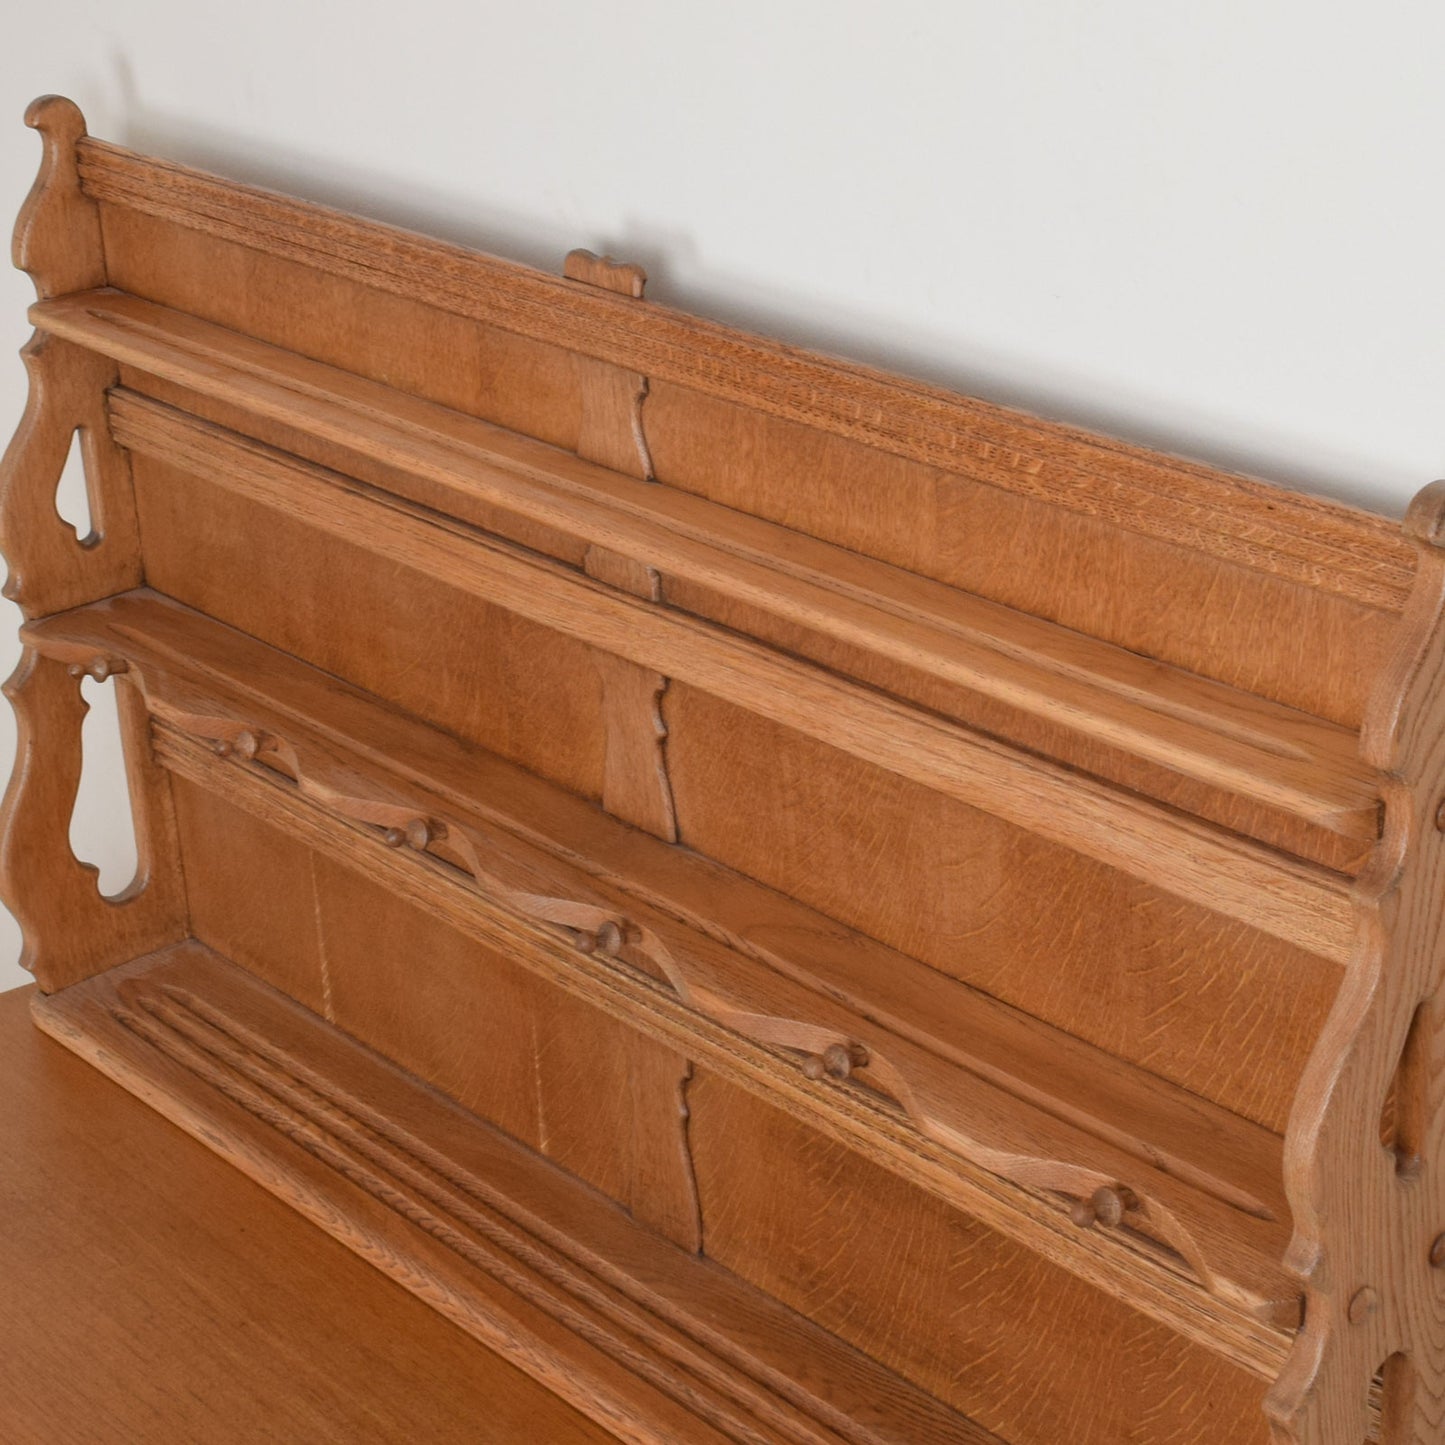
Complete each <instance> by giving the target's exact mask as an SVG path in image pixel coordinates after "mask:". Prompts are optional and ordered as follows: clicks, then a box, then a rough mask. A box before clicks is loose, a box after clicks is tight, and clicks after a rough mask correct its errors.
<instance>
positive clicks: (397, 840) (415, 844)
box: [381, 818, 447, 853]
mask: <svg viewBox="0 0 1445 1445" xmlns="http://www.w3.org/2000/svg"><path fill="white" fill-rule="evenodd" d="M446 834H447V829H446V824H445V823H443V822H441V821H439V820H438V819H436V818H413V819H412V820H411V822H409V823H408V824H406V826H405V827H391V828H384V829H383V830H382V834H381V841H382V842H383V843H385V844H386V846H387V847H388V848H400V847H401V846H402V844H406V846H407V847H408V848H412V849H415V851H416V852H418V853H424V852H425V851H426V850H427V848H428V847H429V846H430V845H431V844H432V843H434V842H436V840H437V839H438V838H445V837H446Z"/></svg>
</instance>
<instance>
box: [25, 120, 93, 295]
mask: <svg viewBox="0 0 1445 1445" xmlns="http://www.w3.org/2000/svg"><path fill="white" fill-rule="evenodd" d="M25 124H26V125H28V126H29V127H30V128H31V129H32V130H37V131H39V132H40V137H41V140H42V142H43V143H44V151H43V154H42V156H41V160H40V171H39V174H38V175H37V176H36V178H35V184H34V185H33V186H32V187H31V188H30V194H29V195H28V196H27V197H26V198H25V204H24V205H23V206H22V207H21V208H20V219H19V220H18V221H17V222H16V223H15V238H14V244H13V247H12V255H13V257H14V261H15V265H16V266H17V267H18V268H19V269H20V270H21V271H24V272H26V274H27V275H29V277H30V279H31V280H32V281H33V282H34V283H35V294H36V295H37V296H38V297H39V298H40V299H41V300H42V301H45V300H48V299H49V298H50V297H52V296H64V295H66V294H67V293H69V292H71V291H88V290H90V289H91V288H92V287H95V286H104V285H105V279H106V278H105V250H104V247H103V245H102V243H101V236H100V211H99V209H98V208H97V206H96V204H95V202H94V201H92V200H91V199H90V197H89V196H87V195H86V194H85V193H84V192H83V191H82V190H81V185H80V170H79V167H78V164H77V161H76V146H77V145H78V144H79V143H80V142H81V141H82V140H84V139H85V134H86V131H85V117H84V116H83V115H82V114H81V113H80V107H79V106H77V105H76V104H75V102H74V101H71V100H66V99H65V97H64V96H60V95H42V96H41V97H40V98H39V99H38V100H34V101H31V103H30V106H29V109H27V110H26V112H25Z"/></svg>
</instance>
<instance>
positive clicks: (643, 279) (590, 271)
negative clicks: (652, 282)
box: [562, 250, 647, 301]
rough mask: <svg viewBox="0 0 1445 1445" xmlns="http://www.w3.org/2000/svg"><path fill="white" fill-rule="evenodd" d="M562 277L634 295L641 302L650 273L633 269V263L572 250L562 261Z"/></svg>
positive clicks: (606, 289) (618, 292) (617, 292)
mask: <svg viewBox="0 0 1445 1445" xmlns="http://www.w3.org/2000/svg"><path fill="white" fill-rule="evenodd" d="M562 274H563V275H564V276H565V277H566V278H567V279H568V280H569V281H582V282H584V283H585V284H587V285H588V286H600V287H601V288H602V289H603V290H604V291H613V292H616V294H617V295H619V296H631V297H632V298H633V300H635V301H640V300H641V299H642V291H643V288H644V287H645V286H646V285H647V272H646V271H644V270H643V269H642V267H641V266H634V265H633V264H632V263H631V262H630V261H614V260H613V259H612V257H611V256H598V255H596V254H595V253H594V252H592V251H583V250H577V251H569V252H568V253H567V258H566V260H564V261H563V262H562Z"/></svg>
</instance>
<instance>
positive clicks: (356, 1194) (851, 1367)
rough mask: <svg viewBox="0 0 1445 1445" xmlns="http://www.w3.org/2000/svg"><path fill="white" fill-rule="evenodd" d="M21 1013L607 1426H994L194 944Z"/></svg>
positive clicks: (816, 1440)
mask: <svg viewBox="0 0 1445 1445" xmlns="http://www.w3.org/2000/svg"><path fill="white" fill-rule="evenodd" d="M37 1017H38V1021H39V1022H40V1024H41V1025H42V1027H44V1028H46V1029H47V1030H48V1031H49V1032H51V1033H53V1034H54V1035H55V1036H56V1037H58V1038H60V1039H61V1040H62V1042H65V1043H66V1044H68V1045H69V1046H70V1047H72V1048H74V1049H76V1050H77V1051H78V1052H80V1053H82V1054H84V1055H86V1056H87V1057H91V1058H93V1059H94V1060H95V1062H96V1063H97V1064H99V1066H100V1067H101V1068H103V1069H104V1070H105V1071H106V1072H108V1073H110V1074H111V1075H112V1077H115V1078H116V1079H117V1080H118V1081H119V1082H121V1083H122V1084H124V1085H125V1086H126V1087H128V1088H131V1089H132V1090H133V1091H135V1092H138V1093H140V1094H141V1095H142V1097H144V1098H147V1099H148V1100H149V1101H150V1102H151V1103H153V1104H154V1105H155V1106H156V1107H157V1108H158V1109H160V1111H161V1112H162V1113H164V1114H166V1115H168V1116H169V1117H171V1118H172V1119H174V1120H175V1121H176V1122H177V1123H179V1124H180V1125H181V1126H182V1127H184V1128H186V1129H188V1130H189V1131H190V1132H192V1133H194V1134H198V1135H199V1136H201V1137H203V1138H205V1139H206V1140H207V1142H208V1143H209V1144H210V1145H211V1147H213V1148H215V1149H217V1150H218V1151H219V1152H221V1153H222V1154H223V1155H225V1156H226V1157H228V1158H230V1159H231V1160H232V1162H234V1163H236V1164H238V1165H239V1166H240V1167H241V1168H242V1169H244V1170H245V1171H246V1172H247V1173H248V1174H250V1175H251V1176H252V1177H253V1178H256V1179H257V1180H258V1181H259V1182H260V1183H262V1184H263V1185H264V1186H265V1187H267V1188H269V1189H271V1190H272V1191H273V1192H275V1193H278V1194H280V1195H281V1196H282V1197H283V1198H286V1199H287V1200H288V1202H290V1203H291V1204H292V1205H293V1206H294V1207H296V1208H298V1209H300V1210H301V1212H303V1213H304V1214H306V1215H308V1216H309V1217H310V1218H312V1219H313V1220H315V1222H317V1223H318V1224H319V1225H320V1226H321V1227H322V1228H324V1229H326V1230H327V1231H328V1232H329V1233H331V1234H333V1235H335V1236H336V1237H338V1238H340V1239H341V1240H342V1241H343V1242H344V1243H346V1244H347V1245H348V1247H350V1248H352V1249H353V1250H356V1251H357V1252H358V1253H361V1254H363V1255H364V1256H366V1257H367V1258H369V1259H370V1260H371V1261H372V1262H373V1263H374V1264H376V1265H377V1266H378V1267H380V1268H381V1269H383V1270H384V1271H385V1272H387V1273H388V1274H390V1275H392V1276H393V1277H394V1278H396V1279H397V1280H398V1281H399V1282H400V1283H401V1284H402V1285H403V1286H404V1287H406V1288H408V1289H410V1290H412V1291H413V1292H415V1293H418V1294H420V1295H422V1296H423V1297H424V1298H426V1299H427V1300H428V1302H429V1303H431V1304H432V1305H433V1307H434V1308H437V1309H439V1310H441V1312H442V1313H444V1314H446V1315H447V1316H448V1317H449V1318H451V1319H452V1320H453V1321H454V1322H455V1323H456V1324H458V1325H459V1326H460V1327H461V1328H462V1329H464V1330H466V1331H467V1332H468V1333H470V1334H472V1335H473V1336H475V1337H476V1338H478V1339H480V1340H482V1341H483V1342H484V1343H486V1344H488V1345H490V1346H491V1347H492V1348H495V1349H497V1350H499V1351H500V1352H501V1353H503V1354H504V1355H506V1356H507V1357H508V1358H510V1359H512V1360H513V1362H514V1363H516V1364H518V1365H519V1366H520V1367H521V1368H523V1369H524V1370H527V1371H528V1372H529V1373H532V1374H534V1375H536V1376H537V1377H538V1378H540V1379H542V1380H543V1381H544V1383H546V1384H548V1386H549V1387H550V1388H552V1389H554V1390H556V1391H557V1392H558V1393H560V1394H561V1395H563V1397H564V1398H568V1399H570V1400H571V1401H572V1402H573V1403H574V1404H575V1405H577V1406H578V1408H580V1409H581V1410H583V1412H584V1413H586V1414H588V1415H590V1416H591V1417H592V1418H594V1419H600V1420H601V1421H602V1422H603V1423H604V1424H605V1425H607V1426H608V1427H609V1428H610V1429H612V1430H614V1431H615V1432H616V1433H617V1434H618V1435H619V1437H620V1438H622V1439H626V1440H629V1441H634V1442H639V1445H673V1442H675V1441H680V1440H688V1441H693V1440H697V1441H699V1442H714V1445H715V1442H723V1441H729V1442H735V1445H772V1442H777V1445H784V1442H786V1445H844V1442H851V1445H993V1437H992V1436H990V1435H988V1433H987V1432H985V1431H983V1430H981V1429H979V1428H977V1427H976V1426H973V1425H971V1424H970V1422H968V1421H966V1420H964V1419H963V1418H962V1417H960V1416H958V1415H957V1414H955V1413H954V1412H953V1411H951V1410H949V1409H948V1408H947V1407H945V1406H943V1405H941V1404H939V1403H937V1402H936V1401H933V1400H931V1399H930V1398H928V1397H927V1396H925V1395H924V1394H923V1393H922V1392H921V1391H919V1390H917V1389H916V1388H915V1387H913V1386H910V1385H908V1384H906V1383H905V1382H904V1381H902V1380H901V1379H899V1378H898V1377H896V1376H892V1375H891V1374H889V1372H888V1371H886V1370H885V1369H883V1368H882V1367H881V1366H879V1365H877V1364H876V1363H874V1362H873V1361H871V1360H867V1359H865V1358H863V1357H861V1356H857V1355H856V1354H855V1352H853V1351H852V1350H851V1349H850V1348H849V1347H847V1346H846V1345H843V1344H841V1343H840V1342H838V1341H836V1340H834V1339H833V1338H832V1337H831V1336H828V1335H825V1334H824V1333H823V1332H822V1331H821V1330H818V1329H817V1328H816V1327H815V1326H812V1325H809V1324H808V1323H806V1322H805V1321H802V1320H801V1319H799V1318H798V1317H796V1316H793V1315H791V1313H790V1312H789V1311H787V1310H786V1309H785V1308H784V1307H783V1306H781V1305H779V1304H777V1303H775V1302H773V1301H771V1300H767V1299H766V1298H765V1297H763V1296H759V1295H756V1294H754V1293H753V1292H752V1291H751V1290H749V1289H748V1287H747V1286H745V1285H742V1284H741V1283H740V1282H736V1281H734V1280H733V1279H732V1277H731V1276H728V1275H726V1274H725V1273H724V1272H723V1271H721V1270H717V1269H716V1268H715V1267H714V1266H711V1265H706V1264H703V1263H701V1262H697V1261H692V1260H688V1259H687V1258H686V1257H685V1256H682V1255H678V1254H677V1253H676V1252H675V1251H672V1250H670V1249H669V1247H668V1246H666V1245H665V1244H663V1243H661V1242H660V1241H658V1240H656V1239H654V1238H653V1237H651V1236H650V1235H647V1234H646V1233H645V1232H639V1231H638V1230H637V1228H636V1226H633V1225H631V1224H630V1223H629V1222H628V1221H627V1220H626V1218H625V1216H624V1215H622V1213H621V1212H620V1211H618V1210H616V1209H615V1208H614V1207H613V1206H612V1205H610V1204H607V1203H605V1202H603V1201H602V1200H601V1199H600V1198H599V1197H598V1196H596V1195H595V1194H593V1193H592V1191H590V1190H589V1189H587V1188H586V1187H585V1186H583V1185H581V1184H579V1183H577V1182H575V1181H573V1180H571V1178H570V1177H569V1176H566V1175H564V1174H563V1173H562V1172H561V1171H559V1170H556V1169H555V1167H554V1166H551V1165H549V1164H547V1163H545V1162H544V1161H542V1160H540V1159H538V1158H537V1157H536V1156H534V1155H532V1154H531V1153H530V1152H529V1151H527V1150H525V1149H524V1148H523V1147H522V1146H520V1145H518V1144H515V1143H514V1142H512V1141H509V1140H506V1139H505V1138H504V1137H503V1136H501V1135H500V1134H499V1133H498V1132H497V1131H495V1130H493V1129H491V1128H490V1127H489V1126H486V1125H482V1124H480V1123H478V1121H476V1120H475V1119H473V1118H472V1117H471V1116H470V1115H467V1114H466V1113H465V1111H463V1110H461V1109H460V1108H459V1107H457V1106H455V1105H452V1104H449V1103H446V1102H445V1101H443V1100H441V1099H439V1098H437V1096H435V1095H434V1094H432V1093H431V1092H430V1090H428V1089H427V1088H426V1087H425V1086H423V1085H421V1084H419V1083H417V1082H416V1081H415V1080H412V1079H410V1078H408V1077H407V1076H405V1075H404V1074H402V1072H401V1071H400V1070H397V1069H395V1068H394V1067H393V1066H391V1065H388V1064H386V1063H384V1062H382V1061H380V1060H378V1059H377V1058H376V1056H374V1055H372V1054H371V1053H370V1051H368V1050H365V1049H363V1048H361V1047H360V1046H359V1045H356V1044H355V1043H353V1042H352V1041H351V1040H349V1039H347V1038H346V1037H345V1036H344V1035H341V1034H340V1033H338V1032H337V1031H335V1030H333V1029H330V1028H328V1027H327V1026H326V1025H325V1024H324V1023H322V1022H321V1021H319V1020H317V1019H315V1018H314V1016H311V1015H307V1014H306V1013H305V1012H304V1011H303V1010H301V1009H300V1008H299V1006H297V1005H295V1004H294V1003H292V1002H291V1001H290V1000H288V999H285V998H284V997H283V996H281V995H279V994H277V993H275V992H274V990H271V989H269V988H268V987H267V986H266V985H264V984H261V983H259V982H258V981H256V980H254V979H252V978H250V977H249V976H247V975H245V974H244V973H242V972H241V971H240V970H238V969H235V968H234V967H232V966H230V965H228V964H226V963H225V962H224V961H222V960H220V959H219V958H217V957H216V956H215V955H213V954H211V953H210V952H209V951H208V950H206V949H204V948H202V947H200V946H199V945H196V944H186V945H182V946H181V947H180V948H177V949H173V950H170V951H168V952H167V953H165V954H161V955H157V956H156V957H154V958H151V959H146V960H142V961H140V962H138V963H137V964H135V965H133V966H130V967H127V968H123V969H120V970H117V971H116V972H114V973H112V974H109V975H107V976H106V977H104V978H101V979H96V980H94V981H93V982H92V983H91V984H89V985H87V986H85V987H84V988H81V989H77V990H74V991H72V992H71V993H69V994H67V995H65V996H63V997H62V998H59V999H54V1000H47V1001H45V1002H44V1003H43V1004H42V1005H41V1007H40V1008H39V1009H38V1010H37ZM282 1141H286V1142H282ZM291 1146H295V1148H294V1149H293V1148H292V1147H291ZM298 1151H299V1152H298ZM639 1264H640V1265H641V1267H640V1268H639ZM694 1272H701V1273H694ZM758 1311H761V1312H762V1313H763V1314H764V1316H765V1317H766V1323H767V1325H768V1327H769V1328H768V1329H767V1330H763V1331H761V1332H759V1333H755V1332H754V1330H753V1328H752V1327H753V1326H754V1325H755V1324H757V1323H758V1321H757V1319H756V1312H758ZM579 1342H580V1343H579ZM800 1355H801V1357H803V1358H806V1359H808V1361H809V1365H810V1368H809V1369H808V1370H807V1371H804V1372H802V1374H801V1376H799V1375H797V1374H795V1373H793V1371H794V1370H795V1368H796V1361H797V1359H798V1358H799V1357H800ZM880 1405H881V1406H882V1408H881V1409H880V1408H879V1407H880Z"/></svg>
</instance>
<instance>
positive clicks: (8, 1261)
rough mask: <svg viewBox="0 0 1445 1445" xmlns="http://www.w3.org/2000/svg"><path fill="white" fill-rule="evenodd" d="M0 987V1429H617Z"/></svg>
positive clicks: (169, 1438) (221, 1437) (579, 1434)
mask: <svg viewBox="0 0 1445 1445" xmlns="http://www.w3.org/2000/svg"><path fill="white" fill-rule="evenodd" d="M33 993H34V991H33V990H32V989H17V990H14V991H12V992H10V993H6V994H4V995H0V1077H3V1092H4V1098H5V1107H4V1108H3V1109H0V1212H3V1216H4V1219H5V1228H4V1230H3V1231H0V1280H3V1287H0V1438H3V1439H4V1440H5V1441H6V1445H117V1442H121V1441H124V1442H125V1445H173V1442H176V1441H182V1440H187V1441H206V1442H208V1445H209V1442H215V1445H260V1442H271V1441H274V1442H278V1445H280V1442H287V1445H290V1442H293V1441H298V1440H306V1441H316V1442H335V1445H357V1442H360V1441H363V1440H364V1441H368V1442H377V1445H381V1442H396V1445H411V1442H414V1441H417V1440H419V1439H425V1440H434V1441H438V1442H441V1441H456V1442H458V1445H460V1442H462V1441H468V1442H478V1445H480V1442H491V1445H513V1442H515V1441H517V1440H519V1439H523V1438H527V1439H545V1440H547V1441H548V1442H553V1441H555V1442H556V1445H573V1442H576V1445H582V1442H600V1441H602V1440H610V1439H612V1438H613V1437H612V1436H611V1435H609V1434H608V1433H607V1432H606V1431H604V1430H602V1429H600V1428H599V1427H597V1426H595V1425H593V1424H591V1423H589V1422H588V1421H587V1420H585V1419H584V1418H583V1417H582V1416H580V1415H578V1414H577V1413H575V1412H574V1411H573V1410H571V1409H570V1408H568V1407H567V1406H565V1405H563V1404H562V1402H561V1401H559V1400H558V1399H557V1398H556V1397H555V1396H554V1395H552V1394H550V1393H549V1392H548V1391H546V1390H544V1389H543V1388H541V1387H540V1386H539V1385H537V1384H536V1383H534V1382H533V1381H532V1380H530V1379H528V1378H527V1377H526V1376H525V1375H524V1374H522V1373H521V1372H520V1371H518V1370H517V1369H515V1368H514V1367H513V1366H511V1365H509V1364H507V1363H505V1362H504V1361H503V1360H501V1359H500V1358H499V1357H497V1356H496V1355H493V1354H491V1353H490V1352H488V1351H486V1350H483V1349H479V1348H478V1347H477V1346H476V1344H475V1343H474V1342H473V1341H472V1340H470V1339H468V1338H467V1336H466V1335H464V1334H463V1333H462V1332H461V1331H460V1330H457V1329H455V1328H454V1327H453V1326H452V1325H451V1324H449V1323H448V1322H447V1321H445V1320H443V1319H442V1318H441V1317H440V1316H439V1315H437V1314H436V1313H435V1312H434V1311H433V1310H430V1309H428V1308H427V1307H426V1305H425V1304H424V1303H423V1302H422V1301H421V1300H419V1299H417V1298H416V1297H415V1296H414V1295H412V1294H410V1293H408V1292H407V1291H406V1290H404V1289H402V1288H401V1287H400V1286H398V1285H396V1284H394V1283H393V1282H392V1281H390V1280H388V1279H386V1278H385V1277H384V1276H383V1275H382V1274H380V1273H379V1272H377V1271H376V1270H373V1269H372V1268H370V1267H369V1266H368V1265H367V1264H366V1263H365V1262H363V1261H362V1260H360V1259H358V1258H357V1257H356V1256H355V1255H354V1254H353V1253H351V1252H350V1251H349V1250H347V1249H345V1248H344V1247H342V1246H341V1245H340V1244H338V1243H336V1242H335V1241H334V1240H332V1239H329V1238H327V1237H326V1235H324V1234H323V1233H322V1232H321V1231H320V1230H318V1229H316V1228H315V1227H314V1226H312V1225H311V1224H309V1223H307V1222H306V1221H305V1220H304V1219H302V1218H301V1217H300V1216H299V1215H298V1214H296V1213H295V1212H294V1211H293V1210H291V1209H288V1208H287V1207H286V1206H285V1205H284V1204H282V1203H281V1202H280V1201H279V1200H276V1199H274V1198H272V1197H271V1196H270V1195H268V1194H267V1193H266V1192H265V1191H264V1190H262V1189H260V1188H258V1187H257V1186H256V1185H255V1184H253V1183H252V1182H251V1181H250V1180H248V1179H246V1178H245V1177H244V1176H243V1175H242V1174H241V1173H240V1172H239V1171H237V1170H234V1169H232V1168H231V1167H229V1166H228V1165H227V1164H226V1163H225V1162H224V1161H223V1160H221V1159H219V1158H217V1157H216V1155H215V1154H214V1153H213V1152H212V1151H211V1150H210V1149H208V1148H206V1147H205V1146H203V1145H202V1144H200V1143H197V1142H195V1141H194V1140H191V1139H189V1138H187V1137H186V1136H185V1135H184V1134H182V1133H181V1132H180V1131H179V1130H177V1129H175V1128H174V1127H173V1126H172V1125H171V1124H169V1123H167V1122H166V1121H165V1120H164V1119H163V1118H162V1117H161V1116H160V1115H159V1114H157V1113H155V1112H154V1111H152V1110H151V1109H149V1108H147V1107H146V1106H145V1105H143V1104H142V1103H140V1102H139V1101H138V1100H137V1099H135V1098H134V1097H133V1096H132V1095H131V1094H129V1093H127V1092H126V1091H124V1090H123V1089H121V1088H119V1087H118V1086H116V1085H115V1084H113V1083H112V1082H110V1081H109V1080H108V1079H106V1078H104V1077H103V1076H102V1075H101V1074H100V1073H99V1072H98V1071H96V1070H94V1069H92V1068H90V1067H89V1066H88V1065H87V1064H84V1063H83V1062H82V1061H81V1060H80V1059H78V1058H76V1056H75V1055H74V1054H73V1053H72V1052H71V1051H69V1050H68V1049H64V1048H62V1047H60V1045H58V1044H56V1043H55V1042H53V1041H52V1040H51V1039H48V1038H46V1037H45V1036H44V1035H43V1034H42V1033H41V1032H40V1031H39V1030H38V1029H37V1028H36V1027H35V1026H34V1024H33V1023H32V1022H31V1019H30V1010H29V1005H30V1002H31V998H32V996H33Z"/></svg>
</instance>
